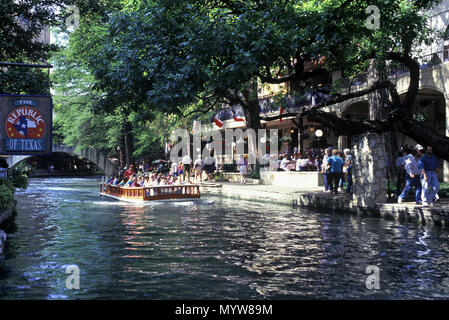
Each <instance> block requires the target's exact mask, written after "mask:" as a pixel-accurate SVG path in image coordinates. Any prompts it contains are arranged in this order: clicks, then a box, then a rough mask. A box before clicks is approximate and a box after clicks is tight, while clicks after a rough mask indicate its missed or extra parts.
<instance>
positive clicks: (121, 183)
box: [118, 179, 126, 187]
mask: <svg viewBox="0 0 449 320" xmlns="http://www.w3.org/2000/svg"><path fill="white" fill-rule="evenodd" d="M118 186H119V187H125V186H126V179H122V181H121V182H120V183H119V184H118Z"/></svg>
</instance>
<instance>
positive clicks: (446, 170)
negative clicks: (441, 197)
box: [443, 97, 449, 182]
mask: <svg viewBox="0 0 449 320" xmlns="http://www.w3.org/2000/svg"><path fill="white" fill-rule="evenodd" d="M446 136H447V137H449V97H448V98H446ZM443 175H444V177H443V181H444V182H449V162H447V161H444V164H443Z"/></svg>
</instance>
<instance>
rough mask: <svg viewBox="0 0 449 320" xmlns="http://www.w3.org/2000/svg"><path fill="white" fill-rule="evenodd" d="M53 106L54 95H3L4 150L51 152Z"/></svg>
mask: <svg viewBox="0 0 449 320" xmlns="http://www.w3.org/2000/svg"><path fill="white" fill-rule="evenodd" d="M52 109H53V105H52V100H51V97H50V96H33V95H0V124H1V126H2V127H1V130H0V139H1V143H0V154H7V155H43V154H49V153H51V152H52V112H53V110H52Z"/></svg>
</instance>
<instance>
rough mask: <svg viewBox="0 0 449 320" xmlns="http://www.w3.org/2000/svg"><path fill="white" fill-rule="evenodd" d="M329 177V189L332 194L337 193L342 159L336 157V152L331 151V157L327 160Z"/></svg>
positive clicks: (341, 171) (342, 163)
mask: <svg viewBox="0 0 449 320" xmlns="http://www.w3.org/2000/svg"><path fill="white" fill-rule="evenodd" d="M327 162H328V168H329V173H328V176H329V175H330V179H329V180H330V189H331V192H333V193H335V194H336V193H338V183H339V182H340V178H341V175H342V173H343V165H344V162H343V159H342V158H340V157H339V156H338V151H337V150H332V157H329V159H328V160H327Z"/></svg>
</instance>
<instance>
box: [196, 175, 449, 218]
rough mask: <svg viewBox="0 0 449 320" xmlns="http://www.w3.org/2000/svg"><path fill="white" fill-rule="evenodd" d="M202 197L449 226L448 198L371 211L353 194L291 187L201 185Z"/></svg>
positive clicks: (383, 206)
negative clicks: (423, 203) (357, 201)
mask: <svg viewBox="0 0 449 320" xmlns="http://www.w3.org/2000/svg"><path fill="white" fill-rule="evenodd" d="M200 190H201V193H202V194H211V195H220V196H223V197H229V198H234V199H242V200H249V201H258V202H270V203H278V204H283V205H288V206H293V207H303V208H310V209H315V210H320V211H325V212H342V213H354V214H366V215H370V216H378V217H387V218H393V219H397V220H402V221H418V222H421V223H423V224H425V223H436V224H443V225H449V199H447V198H445V199H440V201H439V202H437V204H435V205H434V206H428V207H424V206H420V205H416V204H415V203H414V202H404V203H401V204H398V203H377V204H376V205H375V207H374V208H363V207H358V206H356V205H355V202H354V201H353V198H352V195H350V194H347V193H343V192H341V193H338V194H333V193H330V192H324V191H323V187H318V188H307V189H305V188H292V187H280V186H271V185H260V184H239V183H229V182H219V183H203V184H201V187H200Z"/></svg>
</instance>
